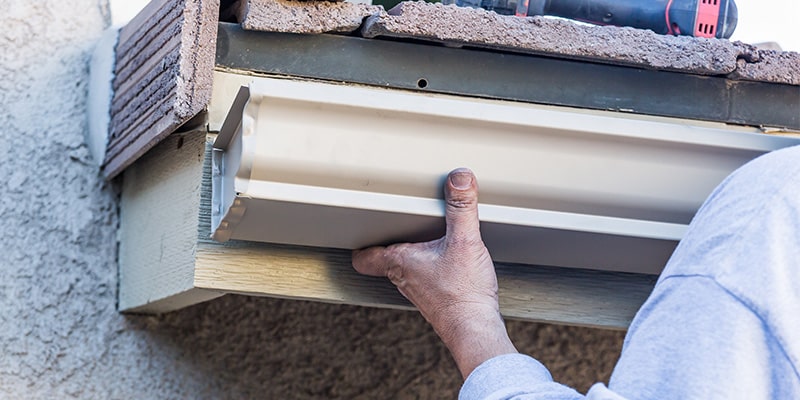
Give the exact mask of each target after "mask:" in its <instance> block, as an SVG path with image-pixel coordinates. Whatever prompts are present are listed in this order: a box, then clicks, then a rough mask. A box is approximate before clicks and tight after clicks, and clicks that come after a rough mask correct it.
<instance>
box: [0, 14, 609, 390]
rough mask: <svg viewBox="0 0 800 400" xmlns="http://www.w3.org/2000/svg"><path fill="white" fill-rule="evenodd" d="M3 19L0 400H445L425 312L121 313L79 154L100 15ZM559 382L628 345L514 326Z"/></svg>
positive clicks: (215, 306)
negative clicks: (424, 316) (359, 399)
mask: <svg viewBox="0 0 800 400" xmlns="http://www.w3.org/2000/svg"><path fill="white" fill-rule="evenodd" d="M2 8H3V11H2V13H0V24H1V25H0V26H2V27H3V28H2V30H0V154H3V161H2V162H1V163H0V176H2V178H1V179H0V221H2V227H1V228H0V243H2V251H0V399H6V398H7V399H28V398H30V399H52V398H59V399H60V398H81V399H128V398H136V399H162V398H164V399H167V398H168V399H174V398H187V399H218V398H231V399H237V398H442V397H453V396H454V394H455V393H456V391H457V390H458V387H459V385H460V378H459V376H458V373H457V370H456V369H455V367H454V365H453V363H452V361H451V360H450V358H449V356H448V354H447V351H446V349H444V348H443V347H442V345H441V344H440V343H439V341H438V340H437V339H436V337H435V335H434V334H433V332H432V331H431V330H430V328H428V327H427V325H426V324H425V323H424V321H423V320H422V318H421V317H419V316H418V315H417V314H416V313H411V312H400V311H388V310H375V309H367V308H361V307H349V306H335V305H326V304H318V303H308V302H299V301H286V300H272V299H264V298H247V297H237V296H229V297H223V298H221V299H218V300H216V301H212V302H209V303H207V304H202V305H199V306H195V307H192V308H189V309H187V310H183V311H180V312H177V313H172V314H169V315H165V316H161V317H142V316H123V315H120V314H119V313H117V312H116V310H115V301H116V295H117V271H116V264H115V258H116V242H115V240H116V228H117V223H118V220H117V210H116V207H117V196H116V193H115V188H114V187H110V186H109V185H106V184H104V182H103V180H102V179H101V178H100V176H99V173H98V170H97V168H96V167H95V166H94V163H93V161H92V160H91V157H90V155H89V151H88V150H87V148H86V146H85V145H84V144H83V135H84V130H85V129H86V126H87V119H86V118H87V117H86V109H85V107H86V89H87V80H88V70H87V69H88V67H87V66H88V60H89V55H90V52H91V49H92V47H93V45H94V42H95V40H96V38H97V37H98V36H99V34H100V32H101V30H102V29H103V28H104V25H105V24H106V21H107V15H106V10H107V6H106V5H105V2H104V1H101V0H37V1H28V0H10V1H4V2H3V6H2ZM509 325H510V331H511V336H512V337H513V338H514V339H516V340H517V343H518V345H519V347H520V348H521V349H522V350H523V351H526V352H531V353H533V354H535V355H537V356H539V357H540V358H541V359H542V360H543V361H544V362H545V363H546V364H548V365H549V366H550V367H551V368H552V369H553V372H554V375H555V376H556V377H557V378H562V379H564V380H566V381H567V382H568V383H572V384H574V385H577V386H578V387H579V388H581V389H585V388H586V387H588V385H589V384H590V383H591V382H594V381H595V380H598V379H605V378H606V376H607V374H608V372H609V371H610V367H611V365H612V363H613V362H614V360H615V358H616V357H617V353H618V351H619V346H620V342H621V338H622V334H621V333H619V332H608V331H593V330H587V329H577V328H565V327H555V326H549V325H537V324H527V323H510V324H509Z"/></svg>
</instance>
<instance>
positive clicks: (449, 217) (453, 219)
mask: <svg viewBox="0 0 800 400" xmlns="http://www.w3.org/2000/svg"><path fill="white" fill-rule="evenodd" d="M444 199H445V202H446V205H445V221H446V222H447V237H448V239H456V238H457V239H473V238H475V237H476V236H477V237H480V223H479V222H478V181H477V179H476V178H475V175H474V174H473V173H472V171H470V170H469V169H467V168H458V169H455V170H453V171H451V172H450V174H449V175H448V176H447V182H446V183H445V185H444Z"/></svg>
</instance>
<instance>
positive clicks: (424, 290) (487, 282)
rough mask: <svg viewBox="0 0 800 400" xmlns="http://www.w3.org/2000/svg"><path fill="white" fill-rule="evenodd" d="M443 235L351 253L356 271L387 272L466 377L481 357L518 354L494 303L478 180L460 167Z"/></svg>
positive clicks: (449, 184)
mask: <svg viewBox="0 0 800 400" xmlns="http://www.w3.org/2000/svg"><path fill="white" fill-rule="evenodd" d="M445 202H446V208H445V221H446V223H447V231H446V233H445V236H444V237H442V238H440V239H437V240H433V241H430V242H424V243H400V244H395V245H391V246H387V247H384V246H376V247H370V248H367V249H364V250H356V251H354V252H353V267H354V268H355V269H356V271H358V272H359V273H362V274H365V275H372V276H385V277H388V278H389V280H391V281H392V283H394V284H395V285H396V286H397V288H398V290H399V291H400V293H402V294H403V296H405V297H406V298H407V299H408V300H410V301H411V302H412V303H413V304H414V305H415V306H417V308H418V309H419V310H420V312H421V313H422V316H423V317H425V319H426V320H427V321H428V322H429V323H430V324H431V325H432V326H433V329H434V330H435V331H436V333H437V334H438V335H439V337H440V338H441V339H442V341H443V342H444V343H445V345H446V346H447V347H448V348H449V349H450V352H451V353H452V354H453V358H454V359H455V361H456V364H457V365H458V367H459V370H460V371H461V374H462V375H463V376H464V378H466V377H467V376H468V375H469V373H470V372H472V370H473V369H475V367H477V366H478V365H480V364H481V363H482V362H483V361H486V360H488V359H489V358H492V357H494V356H497V355H501V354H507V353H516V352H517V351H516V349H515V348H514V346H513V344H511V341H510V340H509V338H508V334H507V333H506V329H505V324H504V323H503V319H502V317H501V316H500V311H499V306H498V302H497V276H496V274H495V271H494V264H493V263H492V259H491V257H490V256H489V251H488V250H487V249H486V246H484V244H483V240H482V239H481V234H480V223H479V221H478V184H477V180H476V178H475V176H474V174H473V173H472V171H470V170H468V169H466V168H459V169H456V170H454V171H452V172H450V174H449V175H448V177H447V181H446V183H445Z"/></svg>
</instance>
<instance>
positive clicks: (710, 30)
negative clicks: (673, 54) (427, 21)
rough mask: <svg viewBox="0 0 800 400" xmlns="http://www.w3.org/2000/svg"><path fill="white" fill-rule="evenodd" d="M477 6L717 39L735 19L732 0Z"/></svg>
mask: <svg viewBox="0 0 800 400" xmlns="http://www.w3.org/2000/svg"><path fill="white" fill-rule="evenodd" d="M464 3H465V4H464V5H470V4H467V3H472V2H471V1H469V0H467V1H464ZM526 3H527V8H526V7H525V5H526ZM473 4H474V3H473ZM479 5H480V7H481V8H485V9H488V10H494V11H495V12H497V13H498V14H508V15H514V14H516V15H519V16H534V15H553V16H557V17H563V18H569V19H573V20H576V21H582V22H588V23H592V24H598V25H616V26H630V27H634V28H640V29H650V30H652V31H653V32H656V33H659V34H673V35H689V36H703V37H716V38H729V37H730V36H731V35H732V34H733V31H734V29H736V22H737V20H738V10H737V8H736V3H734V0H516V1H514V0H481V1H480V3H479ZM709 10H711V11H709Z"/></svg>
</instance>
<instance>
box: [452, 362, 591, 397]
mask: <svg viewBox="0 0 800 400" xmlns="http://www.w3.org/2000/svg"><path fill="white" fill-rule="evenodd" d="M515 397H517V398H526V399H528V398H530V399H534V398H536V399H550V398H560V399H573V398H576V399H580V398H583V396H581V395H580V394H578V393H577V392H576V391H574V390H573V389H570V388H568V387H566V386H563V385H560V384H558V383H555V382H553V377H552V376H551V375H550V371H548V370H547V368H545V366H544V365H542V363H540V362H539V361H537V360H536V359H534V358H532V357H529V356H526V355H524V354H504V355H501V356H497V357H494V358H491V359H489V360H487V361H485V362H483V363H482V364H481V365H479V366H478V368H475V370H474V371H472V373H471V374H469V376H468V377H467V380H466V381H465V382H464V385H463V386H462V387H461V392H460V393H459V395H458V398H459V399H461V400H478V399H480V400H484V399H511V398H515Z"/></svg>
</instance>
